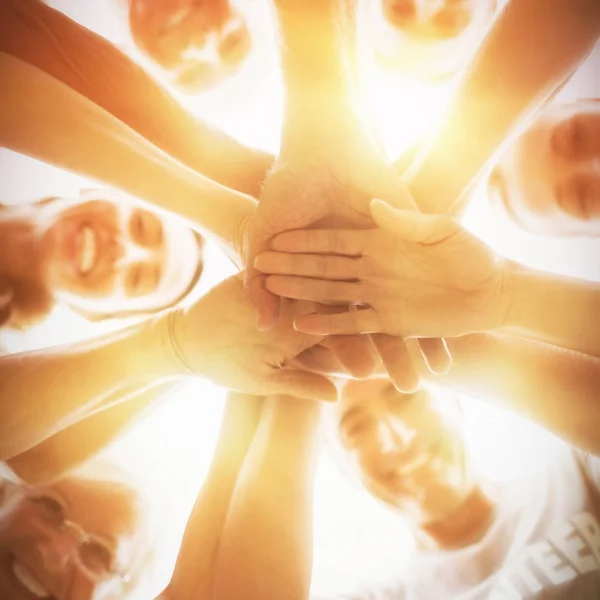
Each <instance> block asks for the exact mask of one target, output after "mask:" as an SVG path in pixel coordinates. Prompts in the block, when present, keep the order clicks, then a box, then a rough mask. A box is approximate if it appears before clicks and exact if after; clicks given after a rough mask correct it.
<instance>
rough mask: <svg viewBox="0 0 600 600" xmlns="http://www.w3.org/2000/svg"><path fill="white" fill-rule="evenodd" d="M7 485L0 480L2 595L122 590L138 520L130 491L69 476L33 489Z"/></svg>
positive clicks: (14, 598)
mask: <svg viewBox="0 0 600 600" xmlns="http://www.w3.org/2000/svg"><path fill="white" fill-rule="evenodd" d="M5 486H6V487H5V488H2V487H0V597H2V599H3V600H30V599H31V598H51V599H53V600H91V599H92V598H94V600H108V599H109V598H110V599H116V598H120V597H121V583H122V582H123V579H126V578H127V577H128V568H129V565H130V563H131V560H132V557H133V553H134V548H135V542H136V531H138V530H139V526H140V524H139V513H138V505H137V498H136V497H135V495H134V494H132V493H131V492H130V491H129V490H125V489H123V488H119V487H115V486H114V485H113V484H109V483H101V482H90V481H85V480H78V479H75V478H70V479H65V480H63V481H61V482H58V483H55V484H52V485H48V486H43V487H36V488H31V489H15V488H13V489H9V488H8V486H14V484H5ZM65 520H66V525H65V524H64V523H65Z"/></svg>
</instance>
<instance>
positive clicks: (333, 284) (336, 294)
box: [266, 275, 365, 304]
mask: <svg viewBox="0 0 600 600" xmlns="http://www.w3.org/2000/svg"><path fill="white" fill-rule="evenodd" d="M266 287H267V289H268V290H269V291H270V292H272V293H273V294H277V295H278V296H283V297H285V298H294V299H295V300H312V301H313V302H323V303H325V302H339V303H342V304H345V303H350V302H363V298H362V297H364V296H365V291H364V288H363V287H362V286H361V285H360V284H359V283H348V282H344V281H326V280H321V279H310V278H308V277H293V276H284V275H268V276H267V280H266Z"/></svg>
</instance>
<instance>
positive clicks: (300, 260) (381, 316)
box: [255, 200, 505, 337]
mask: <svg viewBox="0 0 600 600" xmlns="http://www.w3.org/2000/svg"><path fill="white" fill-rule="evenodd" d="M372 215H373V218H374V220H375V221H376V223H377V224H378V225H379V226H380V228H379V229H369V230H363V231H356V230H341V229H336V230H319V231H315V230H312V231H290V232H287V233H282V234H280V235H278V236H276V237H275V238H274V239H273V240H272V242H271V251H268V252H265V253H263V254H261V255H259V256H258V257H257V258H256V261H255V265H256V267H257V268H258V269H259V270H260V271H261V272H263V273H267V274H269V276H268V277H267V280H266V288H267V289H268V290H270V291H271V292H272V293H275V294H279V295H281V296H285V297H287V298H297V299H303V300H312V301H315V302H339V303H348V302H357V303H361V305H363V307H364V308H362V309H361V310H357V311H345V312H341V313H338V314H327V315H324V314H312V315H302V316H300V317H298V318H296V320H295V323H294V325H295V327H296V329H297V330H299V331H303V332H305V333H312V334H314V335H332V334H336V335H339V334H344V335H347V334H359V333H386V334H389V335H396V336H405V337H406V336H447V337H451V336H460V335H464V334H467V333H472V332H478V331H487V330H490V329H493V328H495V327H497V326H499V325H500V324H501V323H502V321H503V312H504V302H503V300H504V296H505V294H504V290H505V285H504V273H505V270H504V268H503V262H502V260H501V259H500V258H499V257H498V256H497V255H496V254H495V253H494V252H493V250H491V249H490V248H489V247H488V246H486V245H485V244H484V243H483V242H481V241H480V240H479V239H478V238H477V237H475V236H474V235H472V234H470V233H469V232H468V231H466V230H465V229H464V228H462V227H461V225H460V224H459V223H458V222H456V221H454V220H453V219H450V218H448V217H443V216H431V215H424V214H421V213H418V212H416V211H409V210H396V209H394V208H392V207H390V206H389V205H388V204H386V203H384V202H381V201H378V200H375V201H373V203H372Z"/></svg>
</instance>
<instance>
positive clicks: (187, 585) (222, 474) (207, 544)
mask: <svg viewBox="0 0 600 600" xmlns="http://www.w3.org/2000/svg"><path fill="white" fill-rule="evenodd" d="M262 406H263V399H262V398H260V397H258V396H245V395H242V394H234V393H232V392H230V394H229V397H228V400H227V405H226V406H225V412H224V414H223V421H222V424H221V430H220V433H219V440H218V442H217V447H216V449H215V453H214V457H213V460H212V463H211V466H210V470H209V472H208V475H207V477H206V479H205V481H204V483H203V484H202V488H201V489H200V492H199V493H198V497H197V499H196V502H195V503H194V507H193V509H192V512H191V514H190V517H189V519H188V523H187V526H186V528H185V535H184V537H183V541H182V543H181V549H180V551H179V556H178V557H177V563H176V565H175V571H174V573H173V576H172V578H171V582H170V583H169V585H168V587H167V589H166V590H165V591H164V592H163V593H162V594H161V595H160V599H161V600H209V599H212V598H213V584H214V577H215V568H216V561H217V554H218V550H219V545H220V541H221V535H222V533H223V527H224V524H225V520H226V518H227V513H228V510H229V505H230V501H231V497H232V495H233V491H234V489H235V485H236V482H237V479H238V476H239V473H240V470H241V469H242V465H243V464H244V460H245V459H246V455H247V453H248V448H249V447H250V443H251V441H252V439H253V437H254V434H255V431H256V427H257V425H258V422H259V418H260V414H261V410H262Z"/></svg>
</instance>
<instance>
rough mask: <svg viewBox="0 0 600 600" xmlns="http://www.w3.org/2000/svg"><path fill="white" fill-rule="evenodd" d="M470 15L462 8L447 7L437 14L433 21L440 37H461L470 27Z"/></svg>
mask: <svg viewBox="0 0 600 600" xmlns="http://www.w3.org/2000/svg"><path fill="white" fill-rule="evenodd" d="M469 20H470V15H469V12H468V11H467V10H464V9H462V8H461V7H446V8H443V9H442V10H440V11H439V12H438V13H436V14H435V15H434V16H433V17H432V19H431V22H432V25H433V26H434V27H435V29H436V31H437V33H438V35H439V36H440V37H445V38H451V37H456V36H457V35H459V34H460V33H461V32H462V31H463V30H464V29H465V28H466V27H467V26H468V25H469Z"/></svg>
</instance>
